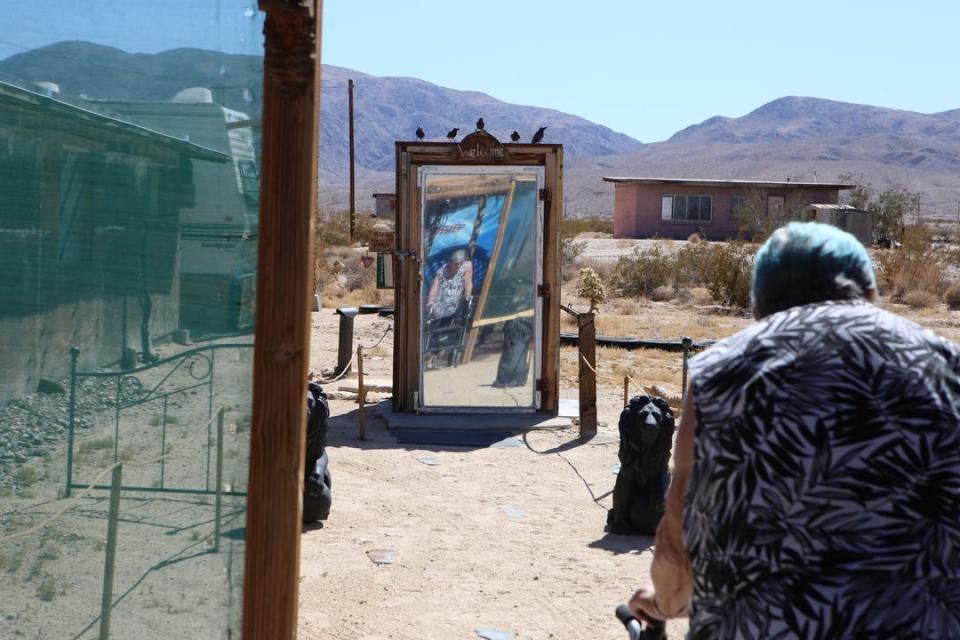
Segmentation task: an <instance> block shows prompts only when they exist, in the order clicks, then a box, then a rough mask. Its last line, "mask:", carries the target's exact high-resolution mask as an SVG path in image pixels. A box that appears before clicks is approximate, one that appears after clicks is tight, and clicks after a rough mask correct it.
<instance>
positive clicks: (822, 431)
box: [684, 301, 960, 640]
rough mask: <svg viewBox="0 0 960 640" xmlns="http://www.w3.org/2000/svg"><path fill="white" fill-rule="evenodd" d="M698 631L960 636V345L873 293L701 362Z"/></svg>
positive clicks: (722, 346)
mask: <svg viewBox="0 0 960 640" xmlns="http://www.w3.org/2000/svg"><path fill="white" fill-rule="evenodd" d="M691 372H692V374H691V375H692V377H691V380H692V384H693V397H694V403H695V406H696V411H697V428H696V435H695V439H696V444H695V449H694V464H693V472H692V475H691V478H690V484H689V487H688V493H687V496H686V502H685V506H684V539H685V543H686V546H687V549H688V551H689V553H690V560H691V563H692V567H693V576H694V586H693V598H692V602H691V610H690V636H689V637H690V638H711V639H713V638H717V639H723V640H727V639H730V638H884V639H888V638H937V639H941V638H944V639H946V638H958V639H960V510H958V504H960V349H958V347H957V346H955V345H953V344H952V343H950V342H947V341H946V340H943V339H941V338H939V337H937V336H935V335H934V334H933V333H931V332H929V331H927V330H925V329H922V328H921V327H919V326H917V325H915V324H914V323H912V322H909V321H907V320H904V319H902V318H900V317H898V316H896V315H893V314H891V313H887V312H885V311H883V310H881V309H879V308H877V307H875V306H874V305H872V304H869V303H867V302H863V301H857V302H848V301H833V302H826V303H819V304H812V305H806V306H801V307H795V308H792V309H788V310H786V311H782V312H780V313H777V314H773V315H771V316H769V317H767V318H765V319H764V320H762V321H760V322H758V323H756V324H754V325H752V326H750V327H749V328H747V329H745V330H744V331H742V332H740V333H738V334H737V335H735V336H732V337H730V338H728V339H726V340H723V341H721V342H718V343H717V344H716V345H714V346H713V347H711V348H710V349H708V350H707V351H706V352H704V353H703V354H701V355H700V356H698V357H696V358H694V359H693V360H692V361H691Z"/></svg>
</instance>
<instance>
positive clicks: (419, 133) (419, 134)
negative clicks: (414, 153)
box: [417, 127, 427, 142]
mask: <svg viewBox="0 0 960 640" xmlns="http://www.w3.org/2000/svg"><path fill="white" fill-rule="evenodd" d="M425 135H427V134H425V133H424V132H423V127H417V140H420V141H421V142H423V136H425Z"/></svg>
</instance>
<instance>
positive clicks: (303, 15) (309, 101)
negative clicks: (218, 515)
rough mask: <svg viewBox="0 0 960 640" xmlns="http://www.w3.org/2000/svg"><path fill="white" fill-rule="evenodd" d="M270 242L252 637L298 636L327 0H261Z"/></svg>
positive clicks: (252, 517)
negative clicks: (323, 27) (322, 51)
mask: <svg viewBox="0 0 960 640" xmlns="http://www.w3.org/2000/svg"><path fill="white" fill-rule="evenodd" d="M259 6H260V9H261V10H262V11H264V12H266V22H265V25H264V36H265V40H264V47H265V52H264V54H265V55H264V69H263V116H262V118H263V120H262V122H263V138H262V152H261V156H262V157H261V172H260V181H261V182H260V185H261V186H260V243H259V250H258V264H257V290H256V291H257V292H256V298H257V300H256V309H257V311H256V314H257V315H256V345H255V350H254V364H253V418H252V423H251V433H250V478H249V488H248V498H247V525H246V556H245V570H244V587H243V637H244V638H246V639H247V640H254V639H263V640H277V639H282V640H293V639H294V638H296V636H297V607H298V605H299V602H298V584H299V579H300V533H301V528H302V525H301V513H302V508H303V503H302V500H303V466H304V447H305V434H306V424H305V423H306V400H305V398H306V384H307V370H308V366H309V358H310V308H311V307H310V301H311V295H310V294H311V293H312V289H313V225H314V219H315V217H316V203H317V164H318V163H317V140H318V131H319V126H318V121H319V117H320V113H319V107H320V91H319V89H320V26H321V15H322V9H323V4H322V0H259Z"/></svg>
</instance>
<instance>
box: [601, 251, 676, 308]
mask: <svg viewBox="0 0 960 640" xmlns="http://www.w3.org/2000/svg"><path fill="white" fill-rule="evenodd" d="M675 272H676V269H675V259H674V256H673V255H671V254H669V253H667V252H665V251H664V250H663V249H661V248H660V247H659V246H654V247H650V248H648V249H639V248H637V249H634V250H633V254H632V255H629V256H624V257H622V258H620V259H619V260H618V261H617V266H616V267H615V268H614V270H613V284H614V286H616V287H619V288H620V289H622V290H623V295H625V296H649V295H650V294H651V293H653V290H654V289H656V288H657V287H665V286H672V285H673V280H674V275H675Z"/></svg>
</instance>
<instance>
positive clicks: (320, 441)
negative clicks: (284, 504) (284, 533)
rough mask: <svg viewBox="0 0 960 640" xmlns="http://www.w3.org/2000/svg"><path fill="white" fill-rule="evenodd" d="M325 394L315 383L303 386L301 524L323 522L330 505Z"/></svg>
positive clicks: (327, 415) (330, 483)
mask: <svg viewBox="0 0 960 640" xmlns="http://www.w3.org/2000/svg"><path fill="white" fill-rule="evenodd" d="M329 417H330V405H329V404H328V403H327V394H325V393H324V392H323V388H322V387H321V386H320V385H319V384H317V383H316V382H311V383H309V385H308V386H307V450H306V464H305V466H304V473H305V476H306V477H305V478H304V479H303V521H304V522H305V523H308V522H316V521H318V520H326V519H327V516H328V515H330V505H331V504H332V502H333V496H332V494H331V489H332V487H333V483H332V481H331V479H330V469H329V466H328V465H329V460H328V458H327V419H328V418H329Z"/></svg>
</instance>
